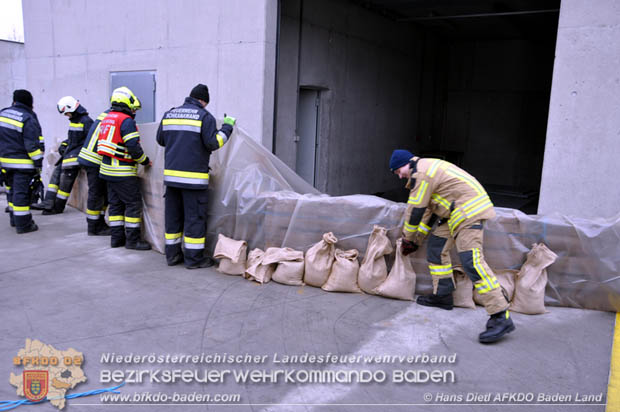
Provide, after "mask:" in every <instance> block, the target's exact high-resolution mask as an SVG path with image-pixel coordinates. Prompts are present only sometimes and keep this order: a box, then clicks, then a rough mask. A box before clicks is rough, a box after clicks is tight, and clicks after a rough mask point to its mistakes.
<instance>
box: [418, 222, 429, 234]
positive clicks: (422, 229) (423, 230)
mask: <svg viewBox="0 0 620 412" xmlns="http://www.w3.org/2000/svg"><path fill="white" fill-rule="evenodd" d="M429 230H431V227H430V226H429V225H427V224H426V223H424V222H420V226H419V227H418V232H420V233H423V234H425V235H426V234H427V233H428V232H429Z"/></svg>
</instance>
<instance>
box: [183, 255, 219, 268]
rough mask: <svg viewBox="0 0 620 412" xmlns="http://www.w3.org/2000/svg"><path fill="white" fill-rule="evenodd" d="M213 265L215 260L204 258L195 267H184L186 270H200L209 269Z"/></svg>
mask: <svg viewBox="0 0 620 412" xmlns="http://www.w3.org/2000/svg"><path fill="white" fill-rule="evenodd" d="M213 265H215V260H213V259H212V258H210V257H206V258H205V259H204V260H203V261H202V262H200V263H198V264H196V265H189V266H185V267H186V268H187V269H201V268H210V267H211V266H213Z"/></svg>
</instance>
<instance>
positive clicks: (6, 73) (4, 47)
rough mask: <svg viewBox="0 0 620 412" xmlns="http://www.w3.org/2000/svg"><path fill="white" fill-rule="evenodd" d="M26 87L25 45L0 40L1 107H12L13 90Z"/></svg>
mask: <svg viewBox="0 0 620 412" xmlns="http://www.w3.org/2000/svg"><path fill="white" fill-rule="evenodd" d="M25 87H26V55H25V52H24V44H23V43H16V42H12V41H6V40H0V107H6V106H10V105H11V102H12V101H13V90H15V89H23V88H25Z"/></svg>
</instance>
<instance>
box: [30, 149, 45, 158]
mask: <svg viewBox="0 0 620 412" xmlns="http://www.w3.org/2000/svg"><path fill="white" fill-rule="evenodd" d="M42 153H43V152H41V149H37V150H35V151H34V152H28V156H30V157H35V156H37V155H40V154H42Z"/></svg>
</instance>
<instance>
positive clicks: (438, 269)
mask: <svg viewBox="0 0 620 412" xmlns="http://www.w3.org/2000/svg"><path fill="white" fill-rule="evenodd" d="M428 269H429V270H430V272H431V275H433V276H450V275H452V265H451V264H447V265H428Z"/></svg>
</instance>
